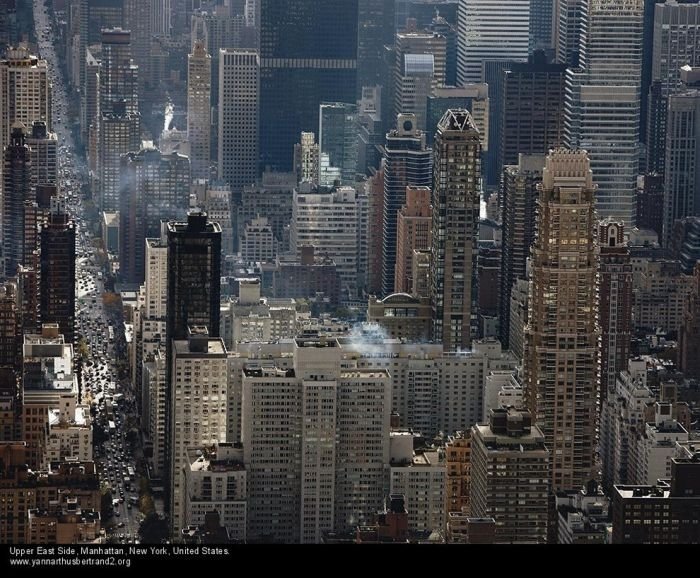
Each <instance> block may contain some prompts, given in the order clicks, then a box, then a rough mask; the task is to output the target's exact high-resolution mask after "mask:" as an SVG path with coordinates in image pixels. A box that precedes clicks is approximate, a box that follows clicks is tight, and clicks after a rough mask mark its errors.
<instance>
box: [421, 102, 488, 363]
mask: <svg viewBox="0 0 700 578" xmlns="http://www.w3.org/2000/svg"><path fill="white" fill-rule="evenodd" d="M434 147H435V148H434V160H433V167H434V168H435V170H434V173H433V197H432V205H433V224H432V237H433V238H432V243H431V246H430V249H431V252H432V259H431V262H430V273H431V280H430V283H431V287H430V297H431V301H432V305H433V339H434V340H436V341H438V342H442V344H443V346H444V348H445V350H446V351H455V350H457V349H465V348H469V347H470V345H471V342H472V339H473V338H475V337H476V331H477V311H476V303H477V296H478V291H477V287H478V279H477V275H476V272H477V266H476V265H477V255H478V248H477V237H478V233H479V200H480V199H479V183H480V180H481V143H480V138H479V131H478V130H477V128H476V125H475V124H474V120H473V119H472V117H471V115H470V114H469V112H468V111H467V110H466V109H450V110H448V111H447V112H446V113H445V115H444V116H443V117H442V119H441V120H440V122H439V123H438V130H437V134H436V135H435V145H434Z"/></svg>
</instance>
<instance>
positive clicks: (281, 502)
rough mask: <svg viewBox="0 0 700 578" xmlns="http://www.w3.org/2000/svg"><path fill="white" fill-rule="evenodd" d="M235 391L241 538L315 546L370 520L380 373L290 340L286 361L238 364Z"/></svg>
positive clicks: (377, 495)
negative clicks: (243, 522) (244, 487)
mask: <svg viewBox="0 0 700 578" xmlns="http://www.w3.org/2000/svg"><path fill="white" fill-rule="evenodd" d="M290 361H291V363H290ZM242 390H243V393H242V399H243V404H244V407H243V412H242V416H243V423H242V427H241V434H242V441H243V448H244V455H245V464H246V468H247V471H248V484H249V485H248V487H249V492H248V499H249V503H248V508H249V510H248V512H249V514H248V518H249V525H248V537H249V539H258V540H261V539H264V540H266V541H278V542H302V543H318V542H320V541H321V539H322V538H323V535H324V533H325V532H327V531H336V532H347V531H351V530H354V528H355V527H356V526H357V524H358V523H362V522H364V521H369V520H370V519H371V516H372V515H373V514H374V513H375V512H376V509H377V507H378V506H380V505H381V503H382V501H383V499H384V498H385V490H386V489H387V488H386V481H387V480H388V473H389V418H390V413H391V409H390V405H391V395H390V380H389V374H388V372H387V371H386V370H382V369H363V368H360V367H359V364H358V366H354V365H352V364H349V363H341V352H340V347H339V345H338V343H337V342H336V341H334V340H333V341H331V340H324V339H323V338H321V339H320V340H318V339H313V340H312V339H296V340H295V341H294V352H293V359H292V360H288V361H287V363H286V364H284V363H281V364H277V363H275V364H274V365H268V364H257V363H249V364H247V365H246V367H245V368H244V369H243V378H242Z"/></svg>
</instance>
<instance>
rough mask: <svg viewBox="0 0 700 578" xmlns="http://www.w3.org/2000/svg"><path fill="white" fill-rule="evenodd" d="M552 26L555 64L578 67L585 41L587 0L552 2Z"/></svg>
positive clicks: (555, 0)
mask: <svg viewBox="0 0 700 578" xmlns="http://www.w3.org/2000/svg"><path fill="white" fill-rule="evenodd" d="M553 26H554V30H553V41H554V49H555V50H556V55H557V62H560V63H561V64H566V65H567V66H571V67H577V66H579V64H580V55H581V51H582V50H583V49H584V46H585V44H584V43H585V41H586V28H587V26H588V0H554V21H553Z"/></svg>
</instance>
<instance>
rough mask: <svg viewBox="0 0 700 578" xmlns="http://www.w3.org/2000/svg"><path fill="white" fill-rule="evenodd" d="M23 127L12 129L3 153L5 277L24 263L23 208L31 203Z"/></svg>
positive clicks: (28, 168)
mask: <svg viewBox="0 0 700 578" xmlns="http://www.w3.org/2000/svg"><path fill="white" fill-rule="evenodd" d="M25 137H26V134H25V130H24V126H23V125H21V124H18V125H15V126H14V127H13V128H12V134H11V135H10V144H9V146H8V147H7V148H5V152H4V170H3V175H2V178H3V187H2V256H3V259H4V262H5V275H6V276H8V277H12V276H13V275H15V273H17V265H19V264H21V263H23V262H24V232H25V231H24V223H25V221H24V206H25V201H31V200H32V199H31V197H30V195H31V187H30V183H31V171H32V161H31V156H30V155H31V151H30V150H29V147H28V146H27V145H26V143H25Z"/></svg>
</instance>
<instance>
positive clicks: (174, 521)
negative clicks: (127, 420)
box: [169, 327, 228, 535]
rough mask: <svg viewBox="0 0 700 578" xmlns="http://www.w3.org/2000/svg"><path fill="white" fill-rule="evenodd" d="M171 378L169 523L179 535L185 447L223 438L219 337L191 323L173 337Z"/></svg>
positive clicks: (224, 391)
mask: <svg viewBox="0 0 700 578" xmlns="http://www.w3.org/2000/svg"><path fill="white" fill-rule="evenodd" d="M171 375H172V382H171V385H170V387H171V390H172V391H171V403H170V407H169V410H170V412H171V418H170V420H171V424H172V428H171V433H170V435H171V437H170V451H171V460H172V462H171V468H172V469H171V474H170V475H171V481H170V492H171V494H170V503H171V509H172V518H171V525H172V531H173V534H175V535H177V533H179V531H180V530H181V529H182V528H183V527H184V526H185V520H186V510H185V504H186V501H187V498H186V496H185V492H184V490H185V488H186V479H185V478H186V471H187V469H188V468H189V466H190V462H189V459H188V450H189V449H191V448H193V447H195V448H196V447H211V446H213V445H215V444H219V443H223V442H225V441H226V416H227V411H226V400H227V381H228V370H227V361H226V346H225V345H224V342H223V340H222V339H220V338H218V337H209V335H208V333H207V331H206V330H205V329H204V328H203V327H192V328H191V333H190V335H189V336H188V338H187V339H186V340H180V339H175V340H173V342H172V369H171Z"/></svg>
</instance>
